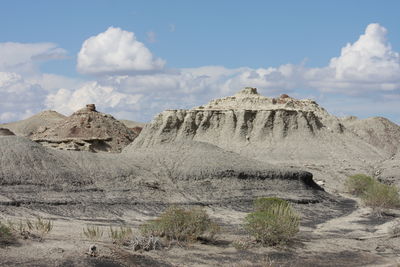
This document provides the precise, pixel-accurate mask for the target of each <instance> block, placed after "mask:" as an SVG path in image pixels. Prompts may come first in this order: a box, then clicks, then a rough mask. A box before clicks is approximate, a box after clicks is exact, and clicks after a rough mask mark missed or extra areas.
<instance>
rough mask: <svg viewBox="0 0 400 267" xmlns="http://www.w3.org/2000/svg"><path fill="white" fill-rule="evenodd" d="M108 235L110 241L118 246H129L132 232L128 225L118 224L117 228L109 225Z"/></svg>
mask: <svg viewBox="0 0 400 267" xmlns="http://www.w3.org/2000/svg"><path fill="white" fill-rule="evenodd" d="M108 236H109V237H110V238H111V240H112V242H113V243H114V244H116V245H118V246H129V245H130V243H131V240H132V237H133V232H132V229H131V228H130V227H123V226H120V227H119V229H118V228H116V229H114V228H112V227H111V226H110V231H109V233H108Z"/></svg>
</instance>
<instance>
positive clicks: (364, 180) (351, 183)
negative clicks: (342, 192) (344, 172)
mask: <svg viewBox="0 0 400 267" xmlns="http://www.w3.org/2000/svg"><path fill="white" fill-rule="evenodd" d="M374 183H376V181H375V179H374V178H372V177H370V176H368V175H365V174H355V175H352V176H349V177H348V178H347V180H346V182H345V186H346V188H347V190H348V192H349V193H350V194H352V195H355V196H361V195H363V194H364V193H365V192H366V191H367V190H368V188H369V187H370V186H372V185H373V184H374Z"/></svg>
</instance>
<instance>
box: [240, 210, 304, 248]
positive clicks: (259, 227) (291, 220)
mask: <svg viewBox="0 0 400 267" xmlns="http://www.w3.org/2000/svg"><path fill="white" fill-rule="evenodd" d="M299 225H300V216H299V215H298V214H297V213H296V212H295V211H293V209H292V206H291V205H290V204H289V203H280V204H275V205H271V206H270V207H268V208H267V209H265V210H258V211H255V212H252V213H250V214H248V215H247V216H246V223H245V228H246V229H247V231H248V232H249V233H250V234H251V235H252V236H253V237H254V238H255V239H256V240H257V241H259V242H261V244H263V245H271V246H275V245H282V244H286V243H287V242H288V241H290V240H291V239H293V237H294V236H295V235H296V233H297V232H299Z"/></svg>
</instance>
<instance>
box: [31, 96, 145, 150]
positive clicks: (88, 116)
mask: <svg viewBox="0 0 400 267" xmlns="http://www.w3.org/2000/svg"><path fill="white" fill-rule="evenodd" d="M136 136H137V135H136V134H135V133H134V132H133V131H132V130H130V129H129V128H128V127H126V126H125V125H124V124H123V123H121V122H120V121H118V120H116V119H115V118H114V117H113V116H111V115H109V114H104V113H100V112H97V111H96V107H95V105H94V104H88V105H87V106H86V107H85V108H83V109H81V110H78V111H76V112H75V113H73V114H72V115H71V116H69V117H68V118H66V119H65V120H63V121H61V122H59V123H57V124H56V125H54V126H53V127H50V128H48V127H45V126H44V127H40V128H39V129H37V131H36V132H35V133H34V134H33V135H32V136H30V138H31V139H32V140H34V141H36V142H38V143H40V144H42V145H45V146H49V147H53V148H58V149H64V150H83V151H91V152H120V151H121V150H122V148H124V147H125V146H127V145H128V144H129V143H131V142H132V141H133V140H134V139H135V137H136Z"/></svg>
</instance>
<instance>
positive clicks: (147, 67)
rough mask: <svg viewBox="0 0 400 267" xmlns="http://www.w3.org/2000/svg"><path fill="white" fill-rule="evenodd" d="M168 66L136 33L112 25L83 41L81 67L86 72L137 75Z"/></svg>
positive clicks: (80, 70) (80, 54)
mask: <svg viewBox="0 0 400 267" xmlns="http://www.w3.org/2000/svg"><path fill="white" fill-rule="evenodd" d="M164 65H165V61H164V60H162V59H159V58H155V57H154V56H153V55H152V53H151V52H150V50H149V49H147V47H146V46H145V45H144V44H143V43H141V42H139V41H138V40H137V39H136V37H135V35H134V33H132V32H128V31H124V30H122V29H120V28H114V27H110V28H108V29H107V30H106V31H105V32H103V33H100V34H98V35H96V36H93V37H90V38H89V39H87V40H86V41H85V42H84V43H83V45H82V48H81V50H80V51H79V54H78V65H77V69H78V71H79V72H81V73H85V74H97V75H100V74H133V73H137V72H154V71H160V70H162V69H163V67H164Z"/></svg>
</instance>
